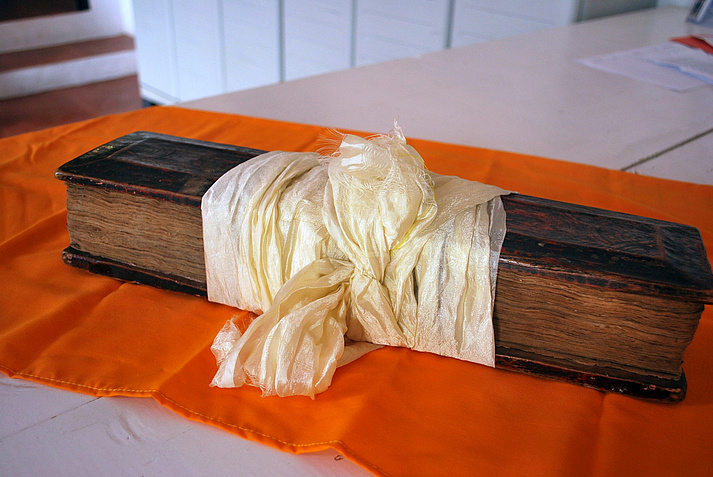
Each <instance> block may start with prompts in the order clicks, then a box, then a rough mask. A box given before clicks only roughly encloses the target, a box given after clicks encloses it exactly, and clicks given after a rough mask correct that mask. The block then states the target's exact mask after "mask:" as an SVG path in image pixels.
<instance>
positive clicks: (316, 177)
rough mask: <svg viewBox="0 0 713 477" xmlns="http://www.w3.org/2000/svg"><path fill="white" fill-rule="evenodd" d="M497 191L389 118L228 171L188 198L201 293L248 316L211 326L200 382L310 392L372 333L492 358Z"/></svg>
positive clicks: (380, 338) (361, 349)
mask: <svg viewBox="0 0 713 477" xmlns="http://www.w3.org/2000/svg"><path fill="white" fill-rule="evenodd" d="M506 193H507V192H505V191H503V190H502V189H500V188H498V187H495V186H489V185H484V184H480V183H477V182H471V181H467V180H464V179H460V178H457V177H446V176H440V175H437V174H433V173H430V172H428V171H427V170H426V169H425V166H424V163H423V159H422V158H421V157H420V156H419V155H418V153H417V152H416V151H415V150H414V149H413V148H412V147H411V146H409V145H407V144H406V140H405V138H404V136H403V134H402V133H401V131H400V129H398V126H397V127H396V128H395V129H394V131H392V132H391V133H390V134H389V135H383V136H378V137H375V138H372V139H370V140H365V139H362V138H359V137H356V136H351V135H346V136H344V138H343V140H342V142H341V145H340V146H339V149H338V151H337V153H335V155H334V156H332V157H324V156H321V155H319V154H317V153H291V152H270V153H266V154H263V155H261V156H258V157H255V158H253V159H251V160H250V161H247V162H246V163H243V164H241V165H240V166H238V167H236V168H234V169H232V170H231V171H229V172H227V173H226V174H225V175H223V177H221V178H220V179H219V180H218V181H217V182H216V183H215V184H214V185H213V186H212V187H211V188H210V190H209V191H208V192H207V193H206V194H205V196H204V197H203V201H202V205H201V207H202V213H203V240H204V247H205V261H206V273H207V286H208V298H209V300H211V301H215V302H219V303H225V304H228V305H232V306H235V307H238V308H241V309H246V310H251V311H254V312H256V313H259V314H260V316H258V317H257V318H256V319H255V320H254V321H253V322H252V323H251V324H250V326H249V327H248V329H247V330H246V332H245V333H244V334H243V335H242V336H241V335H240V332H239V331H238V330H237V328H236V327H235V325H233V324H232V323H231V322H228V323H227V324H226V326H225V327H224V328H223V330H221V331H220V333H219V334H218V336H217V337H216V339H215V342H214V343H213V347H212V350H213V353H214V354H215V356H216V358H217V361H218V366H219V369H218V372H217V374H216V376H215V378H214V380H213V383H212V385H215V386H219V387H235V386H241V385H243V384H244V383H248V384H251V385H254V386H259V387H260V388H261V389H262V391H263V394H264V395H271V394H277V395H280V396H288V395H307V396H312V397H314V395H315V394H316V393H319V392H322V391H324V390H325V389H326V388H327V387H328V386H329V384H330V383H331V380H332V376H333V374H334V371H335V369H336V367H337V366H338V365H341V364H343V363H344V362H348V361H350V360H353V359H355V358H356V357H358V356H361V355H362V354H364V353H365V352H367V351H369V350H371V349H373V348H374V347H378V345H390V346H405V347H409V348H412V349H415V350H420V351H428V352H432V353H438V354H441V355H445V356H452V357H455V358H459V359H464V360H468V361H473V362H477V363H482V364H485V365H488V366H494V362H495V343H494V335H493V324H492V310H493V302H494V293H495V277H496V273H497V264H498V257H499V254H500V248H501V245H502V242H503V239H504V236H505V212H504V209H503V207H502V202H501V200H500V197H499V196H500V195H501V194H506ZM345 341H346V346H345Z"/></svg>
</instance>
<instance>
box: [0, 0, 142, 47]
mask: <svg viewBox="0 0 713 477" xmlns="http://www.w3.org/2000/svg"><path fill="white" fill-rule="evenodd" d="M89 6H90V8H89V10H87V11H84V12H78V13H65V14H61V15H50V16H44V17H35V18H28V19H25V20H16V21H10V22H2V23H0V53H8V52H11V51H19V50H28V49H33V48H42V47H45V46H52V45H60V44H63V43H72V42H75V41H82V40H91V39H94V38H106V37H111V36H117V35H121V34H129V35H133V33H134V15H133V7H132V3H131V0H89Z"/></svg>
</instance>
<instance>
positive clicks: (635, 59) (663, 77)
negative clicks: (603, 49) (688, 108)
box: [576, 43, 706, 92]
mask: <svg viewBox="0 0 713 477" xmlns="http://www.w3.org/2000/svg"><path fill="white" fill-rule="evenodd" d="M671 44H673V45H676V46H680V47H681V48H686V47H685V46H683V45H677V44H675V43H671ZM669 45H670V44H669V43H665V44H663V45H653V46H646V47H643V48H637V49H634V50H625V51H617V52H614V53H607V54H604V55H598V56H592V57H589V58H580V59H578V60H576V61H577V62H579V63H581V64H583V65H586V66H589V67H591V68H596V69H598V70H602V71H607V72H609V73H615V74H618V75H621V76H626V77H627V78H632V79H635V80H639V81H643V82H645V83H649V84H653V85H656V86H661V87H663V88H668V89H670V90H673V91H679V92H683V91H688V90H691V89H694V88H699V87H701V86H704V85H705V84H706V83H705V82H704V81H701V80H700V79H697V78H694V77H692V76H688V75H685V74H682V73H681V72H679V71H676V70H674V69H672V68H669V67H666V66H661V65H657V64H655V63H652V62H651V61H649V60H648V58H651V57H655V56H656V55H657V54H665V53H666V52H667V51H668V46H669Z"/></svg>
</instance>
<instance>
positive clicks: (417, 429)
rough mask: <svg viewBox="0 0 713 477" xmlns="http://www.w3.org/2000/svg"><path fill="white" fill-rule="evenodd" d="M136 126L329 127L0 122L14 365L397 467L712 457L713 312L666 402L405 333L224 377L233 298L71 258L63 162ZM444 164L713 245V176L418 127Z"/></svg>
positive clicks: (3, 296)
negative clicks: (314, 367)
mask: <svg viewBox="0 0 713 477" xmlns="http://www.w3.org/2000/svg"><path fill="white" fill-rule="evenodd" d="M135 130H150V131H156V132H161V133H166V134H173V135H178V136H185V137H190V138H196V139H203V140H210V141H217V142H224V143H232V144H238V145H242V146H249V147H256V148H261V149H266V150H276V149H282V150H292V151H302V150H315V149H316V147H317V144H316V139H317V137H318V135H319V134H320V133H321V132H322V130H321V128H318V127H312V126H305V125H296V124H288V123H280V122H275V121H267V120H261V119H255V118H247V117H240V116H231V115H223V114H214V113H205V112H197V111H190V110H185V109H180V108H172V107H168V108H167V107H154V108H149V109H145V110H141V111H136V112H132V113H127V114H122V115H117V116H107V117H103V118H99V119H95V120H90V121H86V122H82V123H77V124H72V125H67V126H61V127H57V128H53V129H49V130H45V131H40V132H36V133H30V134H24V135H19V136H15V137H10V138H7V139H2V140H0V208H1V212H0V283H2V293H0V370H3V371H4V372H6V373H7V374H8V375H10V376H17V377H22V378H25V379H31V380H34V381H38V382H41V383H45V384H50V385H53V386H57V387H61V388H64V389H71V390H75V391H80V392H84V393H90V394H94V395H100V396H113V395H130V396H153V397H154V398H155V399H156V400H158V401H159V402H161V403H162V404H163V405H165V406H167V407H169V408H171V409H173V410H174V411H176V412H178V413H180V414H182V415H184V416H186V417H188V418H190V419H195V420H198V421H202V422H206V423H209V424H213V425H215V426H218V427H221V428H224V429H226V430H228V431H230V432H233V433H235V434H238V435H239V436H242V437H244V438H247V439H253V440H256V441H259V442H263V443H265V444H267V445H271V446H274V447H277V448H279V449H283V450H285V451H290V452H309V451H317V450H323V449H325V448H328V447H332V448H335V449H337V450H338V451H339V452H342V453H343V454H344V455H345V456H347V457H348V458H349V459H351V460H353V461H355V462H357V463H358V464H360V465H362V466H364V467H365V468H367V469H369V470H371V471H372V472H375V473H383V474H388V475H439V474H442V475H458V474H461V475H473V474H483V475H523V474H525V475H589V474H606V475H612V474H616V475H679V474H680V475H697V474H698V475H701V474H706V473H709V472H710V465H711V463H713V353H712V352H711V349H712V347H713V313H712V310H711V307H707V308H706V310H705V312H704V315H703V317H702V320H701V323H700V326H699V328H698V331H697V332H696V336H695V339H694V340H693V343H692V344H691V346H690V347H689V349H688V351H687V353H686V356H685V364H684V369H685V372H686V375H687V378H688V385H689V388H688V397H687V398H686V400H685V401H684V402H683V403H681V404H674V405H670V404H669V405H665V404H656V403H650V402H644V401H640V400H637V399H634V398H630V397H625V396H621V395H616V394H605V393H601V392H598V391H593V390H589V389H586V388H583V387H579V386H575V385H571V384H566V383H561V382H556V381H550V380H546V379H540V378H534V377H529V376H525V375H520V374H516V373H512V372H507V371H502V370H498V369H490V368H487V367H485V366H479V365H476V364H472V363H467V362H461V361H457V360H455V359H449V358H443V357H440V356H436V355H431V354H426V353H419V352H415V351H410V350H407V349H397V348H384V349H381V350H378V351H375V352H372V353H370V354H368V355H367V356H365V357H363V358H361V359H359V360H358V361H356V362H354V363H352V364H350V365H348V366H346V367H343V368H340V369H339V370H338V371H337V373H336V375H335V377H334V381H333V383H332V386H331V387H330V388H329V390H328V391H327V392H325V393H323V394H320V395H318V396H317V398H316V399H315V400H314V401H313V400H311V399H309V398H306V397H291V398H262V397H260V391H259V390H258V389H256V388H252V387H243V388H238V389H218V388H210V387H209V386H208V384H209V383H210V382H211V379H212V377H213V374H214V373H215V370H216V365H215V361H214V359H213V356H212V355H211V353H210V351H209V346H210V344H211V341H212V340H213V338H214V337H215V335H216V334H217V332H218V331H219V330H220V328H221V327H222V326H223V324H224V323H225V321H226V320H227V319H228V318H230V317H231V316H232V315H233V314H234V313H235V310H234V309H231V308H229V307H226V306H223V305H218V304H213V303H208V302H207V301H206V300H203V299H201V298H197V297H193V296H187V295H182V294H179V293H172V292H166V291H162V290H157V289H154V288H151V287H148V286H141V285H134V284H128V283H122V282H119V281H116V280H113V279H110V278H106V277H102V276H97V275H92V274H90V273H87V272H84V271H81V270H77V269H74V268H72V267H69V266H67V265H64V264H63V263H62V261H61V259H60V252H61V250H62V249H63V248H64V247H66V246H67V245H68V242H69V239H68V235H67V231H66V225H65V219H66V210H65V188H64V184H62V183H61V182H60V181H58V180H56V179H54V178H53V173H54V170H55V169H56V168H57V167H58V166H59V165H61V164H63V163H65V162H67V161H69V160H71V159H72V158H74V157H76V156H78V155H79V154H81V153H84V152H86V151H88V150H90V149H92V148H94V147H96V146H99V145H100V144H103V143H105V142H108V141H110V140H112V139H115V138H116V137H119V136H122V135H124V134H127V133H129V132H132V131H135ZM410 143H411V144H412V145H413V146H414V147H415V148H416V149H417V150H418V151H419V152H420V153H421V155H422V156H423V157H424V159H425V160H426V164H427V165H428V166H429V168H430V169H432V170H433V171H435V172H438V173H441V174H457V175H459V176H461V177H464V178H467V179H474V180H478V181H482V182H485V183H490V184H495V185H499V186H501V187H503V188H505V189H510V190H515V191H518V192H521V193H526V194H530V195H536V196H541V197H548V198H552V199H557V200H564V201H569V202H575V203H580V204H585V205H591V206H597V207H603V208H607V209H613V210H618V211H622V212H628V213H634V214H639V215H646V216H649V217H654V218H659V219H665V220H671V221H676V222H682V223H687V224H690V225H693V226H696V227H698V228H699V230H700V231H701V233H702V235H703V238H704V241H705V243H706V246H707V249H708V250H709V251H710V250H713V187H710V186H700V185H693V184H686V183H679V182H674V181H665V180H659V179H653V178H648V177H642V176H636V175H633V174H627V173H622V172H617V171H610V170H604V169H600V168H596V167H590V166H583V165H577V164H570V163H564V162H558V161H553V160H548V159H542V158H537V157H529V156H523V155H518V154H512V153H505V152H496V151H489V150H482V149H477V148H470V147H462V146H454V145H446V144H437V143H433V142H427V141H419V140H411V141H410Z"/></svg>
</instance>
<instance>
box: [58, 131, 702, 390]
mask: <svg viewBox="0 0 713 477" xmlns="http://www.w3.org/2000/svg"><path fill="white" fill-rule="evenodd" d="M263 152H264V151H259V150H255V149H247V148H242V147H237V146H231V145H225V144H217V143H210V142H205V141H197V140H190V139H185V138H178V137H172V136H166V135H161V134H156V133H149V132H136V133H132V134H129V135H127V136H124V137H121V138H118V139H116V140H114V141H112V142H110V143H107V144H105V145H103V146H100V147H99V148H97V149H94V150H92V151H90V152H87V153H86V154H84V155H82V156H80V157H78V158H76V159H74V160H72V161H70V162H68V163H67V164H65V165H63V166H61V167H60V168H59V169H58V170H57V172H56V174H55V175H56V177H57V178H59V179H61V180H63V181H64V182H65V183H66V185H67V212H68V214H67V227H68V230H69V236H70V245H69V247H68V248H67V249H65V250H64V252H63V254H62V257H63V260H64V261H65V262H66V263H68V264H69V265H72V266H75V267H79V268H83V269H86V270H89V271H91V272H94V273H98V274H102V275H107V276H111V277H114V278H118V279H121V280H127V281H132V282H138V283H143V284H147V285H152V286H156V287H160V288H164V289H169V290H174V291H180V292H186V293H192V294H197V295H202V296H205V295H206V284H205V268H204V258H203V237H202V218H201V210H200V204H201V197H202V196H203V194H204V193H205V192H206V191H207V190H208V188H209V187H210V186H211V185H212V184H213V183H214V182H215V181H216V180H217V179H218V178H219V177H220V176H222V175H223V174H224V173H225V172H227V171H228V170H229V169H231V168H233V167H234V166H236V165H237V164H239V163H241V162H244V161H246V160H248V159H250V158H251V157H254V156H256V155H258V154H261V153H263ZM503 204H504V206H505V210H506V212H507V234H506V236H505V242H504V244H503V248H502V252H501V254H500V262H499V269H498V281H497V292H496V299H495V312H494V317H493V321H494V328H495V343H496V367H498V368H505V369H510V370H514V371H519V372H523V373H529V374H533V375H538V376H544V377H549V378H555V379H560V380H564V381H568V382H572V383H576V384H580V385H584V386H587V387H592V388H595V389H599V390H604V391H610V392H618V393H623V394H628V395H632V396H636V397H640V398H645V399H652V400H658V401H669V402H677V401H681V400H683V398H684V397H685V394H686V379H685V376H684V373H683V370H682V363H683V356H684V352H685V350H686V348H687V347H688V345H689V343H690V342H691V340H692V339H693V336H694V333H695V330H696V327H697V326H698V321H699V319H700V316H701V313H702V311H703V308H704V304H705V303H708V304H710V303H713V274H711V268H710V265H709V263H708V259H707V257H706V252H705V249H704V246H703V243H702V241H701V237H700V234H699V232H698V230H697V229H695V228H694V227H690V226H687V225H681V224H676V223H671V222H664V221H660V220H654V219H650V218H645V217H638V216H633V215H627V214H622V213H617V212H612V211H607V210H602V209H596V208H591V207H585V206H579V205H574V204H568V203H563V202H557V201H552V200H547V199H541V198H536V197H530V196H526V195H520V194H512V195H509V196H504V197H503Z"/></svg>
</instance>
